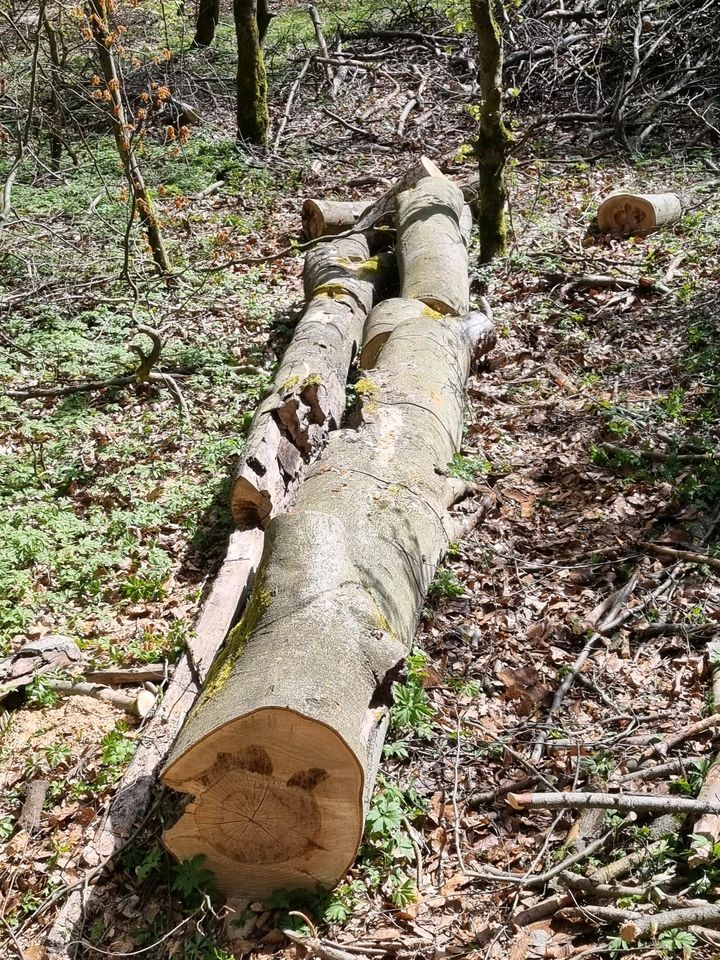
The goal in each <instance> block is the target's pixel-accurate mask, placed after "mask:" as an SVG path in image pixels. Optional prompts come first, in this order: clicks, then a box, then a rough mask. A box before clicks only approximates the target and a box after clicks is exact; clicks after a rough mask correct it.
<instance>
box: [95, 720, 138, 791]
mask: <svg viewBox="0 0 720 960" xmlns="http://www.w3.org/2000/svg"><path fill="white" fill-rule="evenodd" d="M101 746H102V753H101V756H100V759H101V763H102V766H103V768H104V770H103V773H104V775H105V778H106V779H107V780H108V781H110V782H112V781H114V780H116V779H117V778H118V777H119V776H120V774H121V773H122V771H123V768H124V767H125V765H126V764H127V763H129V762H130V760H131V758H132V755H133V754H134V753H135V746H136V744H135V741H134V740H131V739H130V737H128V735H127V733H126V727H125V724H124V723H122V722H120V723H118V724H117V726H116V727H115V729H114V730H111V731H110V733H107V734H105V736H104V737H103V739H102V744H101Z"/></svg>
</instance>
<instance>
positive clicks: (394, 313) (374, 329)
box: [360, 297, 431, 370]
mask: <svg viewBox="0 0 720 960" xmlns="http://www.w3.org/2000/svg"><path fill="white" fill-rule="evenodd" d="M423 311H425V313H426V315H427V316H429V315H430V314H431V311H430V310H429V308H428V307H427V305H426V304H424V303H423V302H422V301H421V300H404V299H402V297H393V298H392V299H390V300H383V301H382V302H381V303H379V304H378V305H377V306H376V307H375V308H374V309H373V311H372V313H371V314H370V316H369V317H368V319H367V323H366V324H365V331H364V333H363V346H362V352H361V354H360V367H361V369H362V370H371V369H372V368H373V367H374V366H375V364H376V363H377V360H378V357H379V356H380V351H381V350H382V348H383V346H384V345H385V344H386V343H387V340H388V337H389V336H390V334H391V333H392V332H393V330H394V329H395V327H397V326H399V325H400V324H401V323H405V322H406V321H407V320H411V319H412V318H413V317H417V316H418V315H422V313H423Z"/></svg>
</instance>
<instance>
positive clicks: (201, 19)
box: [192, 0, 220, 47]
mask: <svg viewBox="0 0 720 960" xmlns="http://www.w3.org/2000/svg"><path fill="white" fill-rule="evenodd" d="M219 20H220V0H200V2H199V4H198V15H197V21H196V23H195V39H194V40H193V43H192V45H193V46H194V47H209V46H210V44H211V43H212V42H213V40H214V39H215V27H216V26H217V25H218V21H219Z"/></svg>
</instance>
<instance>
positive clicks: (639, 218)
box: [597, 193, 683, 236]
mask: <svg viewBox="0 0 720 960" xmlns="http://www.w3.org/2000/svg"><path fill="white" fill-rule="evenodd" d="M682 215H683V204H682V199H681V198H680V197H679V196H678V195H677V194H676V193H613V194H611V195H610V196H609V197H606V198H605V200H603V202H602V203H601V204H600V207H599V209H598V215H597V216H598V227H599V228H600V230H602V231H603V232H604V233H619V234H622V235H623V236H629V235H630V234H634V233H636V234H641V235H644V234H646V233H651V232H652V231H653V230H658V229H659V228H660V227H665V226H668V225H669V224H672V223H677V221H678V220H679V219H680V218H681V217H682Z"/></svg>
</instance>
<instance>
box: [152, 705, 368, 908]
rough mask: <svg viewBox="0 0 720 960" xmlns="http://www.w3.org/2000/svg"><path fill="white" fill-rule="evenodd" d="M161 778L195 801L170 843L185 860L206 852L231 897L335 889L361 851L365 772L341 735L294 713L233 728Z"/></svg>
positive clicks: (253, 718) (262, 715) (265, 714)
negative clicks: (289, 890) (286, 890)
mask: <svg viewBox="0 0 720 960" xmlns="http://www.w3.org/2000/svg"><path fill="white" fill-rule="evenodd" d="M163 780H164V782H165V783H166V784H167V785H168V786H170V787H172V788H173V789H175V790H179V791H182V792H184V793H192V794H194V797H195V799H194V800H193V801H191V802H190V803H189V804H188V806H187V807H186V809H185V811H184V813H183V815H182V817H181V818H180V820H179V821H178V822H177V823H176V824H175V825H174V826H173V827H171V828H170V829H169V830H167V831H166V832H165V834H164V836H163V843H164V844H165V846H166V847H167V848H168V849H169V850H170V851H171V852H172V853H173V854H174V855H175V856H176V857H178V859H180V860H184V859H188V858H190V857H194V856H198V855H200V854H204V855H205V856H206V861H205V863H206V866H207V867H208V869H210V870H212V872H213V873H214V874H215V877H216V879H217V885H218V887H219V889H220V891H221V892H222V893H224V894H225V895H227V896H236V897H237V896H248V897H265V896H268V895H269V894H271V893H272V892H273V891H274V890H278V889H315V888H316V887H318V886H323V887H332V886H334V885H335V884H336V883H337V882H338V880H339V879H341V878H342V877H343V876H344V875H345V873H346V872H347V869H348V867H349V866H350V864H351V863H352V861H353V859H354V857H355V854H356V852H357V849H358V846H359V843H360V839H361V836H362V829H363V802H362V795H363V783H364V775H363V771H362V768H361V766H360V764H359V762H358V760H357V758H356V757H355V755H354V753H353V752H352V751H351V750H350V749H349V747H348V746H347V745H346V744H345V742H344V741H343V740H342V739H341V738H340V737H339V736H338V734H337V733H335V732H334V731H333V730H331V729H330V728H329V727H327V726H326V725H325V724H323V723H319V722H318V721H316V720H311V719H309V718H308V717H304V716H302V715H300V714H298V713H296V712H295V711H292V710H287V709H280V708H272V707H268V708H262V709H260V710H256V711H255V712H254V713H251V714H247V715H245V716H243V717H240V718H238V719H237V720H233V721H231V722H230V723H228V724H226V725H225V726H224V727H220V728H219V729H217V730H214V731H213V732H212V733H211V734H209V735H208V736H207V737H206V738H205V739H204V740H201V741H199V742H198V743H196V744H195V745H194V746H193V747H191V748H190V749H189V750H188V751H187V752H186V753H184V754H183V755H182V756H180V757H179V758H178V759H177V760H176V761H175V762H174V763H173V764H172V765H171V766H170V767H169V768H168V769H167V770H166V771H165V773H164V775H163Z"/></svg>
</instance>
